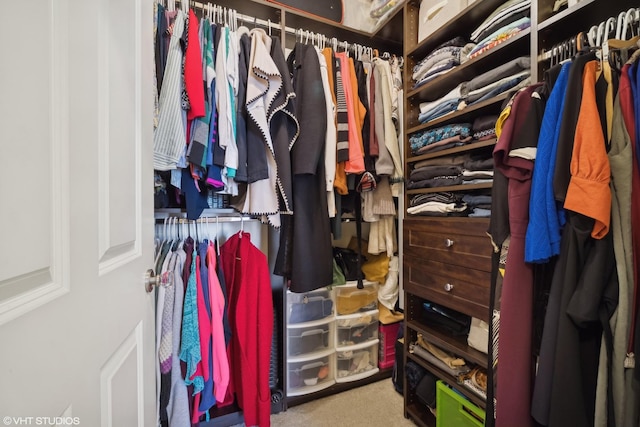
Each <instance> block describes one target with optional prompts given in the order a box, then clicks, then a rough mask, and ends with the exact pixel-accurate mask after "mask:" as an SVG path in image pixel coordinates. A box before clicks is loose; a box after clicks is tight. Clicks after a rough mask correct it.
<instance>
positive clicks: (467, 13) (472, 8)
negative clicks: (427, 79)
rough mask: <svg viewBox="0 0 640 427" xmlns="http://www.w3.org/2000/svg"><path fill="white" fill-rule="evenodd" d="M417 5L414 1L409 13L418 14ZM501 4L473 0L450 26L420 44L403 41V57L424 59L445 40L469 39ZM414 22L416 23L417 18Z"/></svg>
mask: <svg viewBox="0 0 640 427" xmlns="http://www.w3.org/2000/svg"><path fill="white" fill-rule="evenodd" d="M417 3H418V2H416V1H414V6H413V7H410V8H409V13H415V14H418V13H419V7H418V6H417V5H416V4H417ZM502 3H504V0H475V1H474V2H473V3H472V4H471V5H469V6H467V7H466V8H465V9H463V10H462V11H461V12H460V13H459V14H458V15H456V16H455V17H453V18H452V19H451V22H450V24H447V25H443V26H441V27H440V28H438V29H437V30H435V31H434V32H433V33H431V34H430V35H429V37H427V38H426V39H424V40H423V41H421V42H420V43H417V44H416V40H405V55H406V56H412V57H416V58H419V57H424V56H426V55H427V54H429V52H431V51H433V50H434V49H435V48H436V47H438V45H440V44H442V43H443V42H446V41H447V40H450V39H452V38H454V37H456V36H460V35H464V36H466V37H469V34H470V33H471V31H473V30H474V29H475V27H477V26H478V24H479V23H480V22H482V21H483V20H484V19H485V18H486V17H487V16H489V15H490V14H491V13H492V12H493V11H494V10H495V9H496V8H497V7H498V6H500V5H501V4H502ZM414 22H418V18H417V16H416V17H415V21H414Z"/></svg>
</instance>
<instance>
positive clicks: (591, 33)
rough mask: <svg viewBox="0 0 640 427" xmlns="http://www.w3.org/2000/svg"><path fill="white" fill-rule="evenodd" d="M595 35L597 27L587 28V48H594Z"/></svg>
mask: <svg viewBox="0 0 640 427" xmlns="http://www.w3.org/2000/svg"><path fill="white" fill-rule="evenodd" d="M597 34H598V27H597V26H595V25H594V26H593V27H591V28H589V32H588V33H587V38H588V39H589V46H591V47H595V46H596V40H597Z"/></svg>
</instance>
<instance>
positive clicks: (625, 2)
mask: <svg viewBox="0 0 640 427" xmlns="http://www.w3.org/2000/svg"><path fill="white" fill-rule="evenodd" d="M552 5H553V3H549V4H548V8H546V9H540V10H539V21H540V23H539V24H538V38H539V40H540V45H541V46H546V47H547V48H550V47H551V46H552V45H554V44H556V43H559V42H561V41H563V40H566V39H568V38H569V37H572V36H575V35H576V34H578V33H579V32H580V31H589V28H590V27H591V26H592V25H598V24H599V23H600V22H603V21H605V20H606V18H602V17H607V16H616V15H617V14H618V13H620V12H622V11H626V10H627V9H629V8H631V7H637V6H638V2H637V1H636V0H616V1H615V2H608V1H603V0H581V1H580V2H578V3H577V4H575V5H573V6H571V7H570V8H567V9H565V10H563V11H561V12H558V13H556V14H553V15H552V13H553V12H552V10H551V7H552ZM598 17H599V18H598Z"/></svg>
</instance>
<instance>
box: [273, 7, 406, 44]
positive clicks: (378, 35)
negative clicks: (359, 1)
mask: <svg viewBox="0 0 640 427" xmlns="http://www.w3.org/2000/svg"><path fill="white" fill-rule="evenodd" d="M282 8H283V10H284V11H285V14H286V25H287V27H293V28H304V29H307V30H310V31H313V32H318V33H320V34H325V35H326V36H327V37H332V36H335V37H337V38H338V39H339V41H342V40H349V42H355V43H360V44H362V45H364V46H371V47H378V48H380V47H383V48H384V49H387V50H389V53H395V54H398V55H401V54H402V38H401V37H402V31H401V28H402V20H401V19H400V20H399V21H398V20H394V18H395V17H396V16H398V15H397V14H393V15H392V16H390V17H389V18H388V19H387V20H385V21H384V23H383V25H381V26H380V27H379V28H376V30H375V32H373V33H368V32H366V31H362V30H359V29H357V28H352V27H347V26H346V25H343V24H341V23H339V22H335V21H331V20H329V19H326V18H322V17H319V16H314V15H312V14H310V13H308V12H304V11H302V10H295V9H291V8H287V7H282ZM399 9H400V11H402V9H403V8H402V7H400V8H399ZM389 23H392V24H393V25H398V24H399V25H400V29H396V30H385V29H386V25H387V24H389ZM327 27H332V28H333V30H334V32H333V33H330V32H328V31H327ZM383 33H384V35H383ZM387 33H388V34H387ZM387 37H388V38H387Z"/></svg>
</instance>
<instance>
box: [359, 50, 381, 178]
mask: <svg viewBox="0 0 640 427" xmlns="http://www.w3.org/2000/svg"><path fill="white" fill-rule="evenodd" d="M355 69H356V78H357V80H358V97H359V98H360V102H361V103H362V105H364V108H365V111H366V112H365V115H364V120H363V122H362V142H363V144H362V145H363V147H364V168H365V170H366V171H367V172H370V173H372V174H373V175H374V176H375V173H376V164H375V161H374V159H373V158H372V157H371V150H370V144H369V140H370V138H371V113H370V112H369V96H368V94H367V74H366V72H365V70H364V65H362V61H355Z"/></svg>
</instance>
